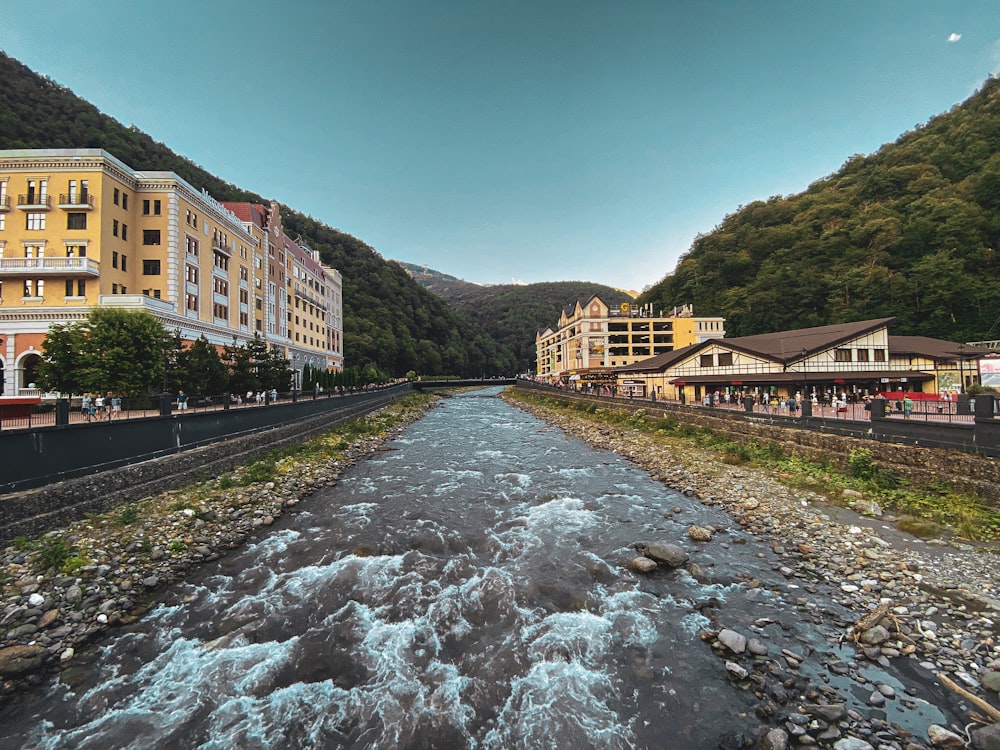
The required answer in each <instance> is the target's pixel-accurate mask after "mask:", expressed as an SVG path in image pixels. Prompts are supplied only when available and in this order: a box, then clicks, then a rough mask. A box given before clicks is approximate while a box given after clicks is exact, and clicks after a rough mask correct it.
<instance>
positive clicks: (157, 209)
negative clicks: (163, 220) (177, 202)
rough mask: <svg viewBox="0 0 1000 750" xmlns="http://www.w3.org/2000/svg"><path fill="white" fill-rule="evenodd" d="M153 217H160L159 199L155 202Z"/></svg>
mask: <svg viewBox="0 0 1000 750" xmlns="http://www.w3.org/2000/svg"><path fill="white" fill-rule="evenodd" d="M153 215H154V216H159V215H160V201H159V199H157V200H154V201H153Z"/></svg>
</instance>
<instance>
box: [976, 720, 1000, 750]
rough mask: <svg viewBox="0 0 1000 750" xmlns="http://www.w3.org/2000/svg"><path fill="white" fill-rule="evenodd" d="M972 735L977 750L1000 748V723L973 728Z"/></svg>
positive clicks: (998, 749) (996, 749)
mask: <svg viewBox="0 0 1000 750" xmlns="http://www.w3.org/2000/svg"><path fill="white" fill-rule="evenodd" d="M970 737H971V738H972V746H973V747H974V748H976V750H1000V723H997V724H990V725H989V726H986V727H980V728H979V729H973V730H972V733H971V734H970Z"/></svg>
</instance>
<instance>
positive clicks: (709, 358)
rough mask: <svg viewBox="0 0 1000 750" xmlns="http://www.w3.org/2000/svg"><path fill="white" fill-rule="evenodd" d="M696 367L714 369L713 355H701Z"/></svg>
mask: <svg viewBox="0 0 1000 750" xmlns="http://www.w3.org/2000/svg"><path fill="white" fill-rule="evenodd" d="M698 365H699V366H700V367H714V366H715V357H714V356H713V355H711V354H702V355H701V356H700V357H699V358H698Z"/></svg>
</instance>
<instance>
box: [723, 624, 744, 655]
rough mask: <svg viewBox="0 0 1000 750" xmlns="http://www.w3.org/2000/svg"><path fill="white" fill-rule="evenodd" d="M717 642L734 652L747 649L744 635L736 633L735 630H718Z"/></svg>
mask: <svg viewBox="0 0 1000 750" xmlns="http://www.w3.org/2000/svg"><path fill="white" fill-rule="evenodd" d="M719 643H721V644H722V645H723V646H725V647H726V648H728V649H729V650H730V651H732V652H733V653H734V654H742V653H743V652H744V651H746V650H747V639H746V636H744V635H741V634H739V633H737V632H736V631H735V630H730V629H729V628H723V629H722V630H720V631H719Z"/></svg>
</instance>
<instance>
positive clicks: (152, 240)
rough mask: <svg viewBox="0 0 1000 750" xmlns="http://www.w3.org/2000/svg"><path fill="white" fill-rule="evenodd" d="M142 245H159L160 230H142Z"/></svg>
mask: <svg viewBox="0 0 1000 750" xmlns="http://www.w3.org/2000/svg"><path fill="white" fill-rule="evenodd" d="M142 244H143V245H159V244H160V230H159V229H143V230H142Z"/></svg>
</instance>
